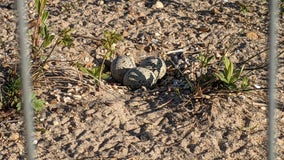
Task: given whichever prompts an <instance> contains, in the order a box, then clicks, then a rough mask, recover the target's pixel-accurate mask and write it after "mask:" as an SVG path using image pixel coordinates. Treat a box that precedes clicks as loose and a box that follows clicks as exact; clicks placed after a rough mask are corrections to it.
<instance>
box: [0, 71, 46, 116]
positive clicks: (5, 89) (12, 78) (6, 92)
mask: <svg viewBox="0 0 284 160" xmlns="http://www.w3.org/2000/svg"><path fill="white" fill-rule="evenodd" d="M10 71H11V70H10ZM1 93H2V95H1V96H2V97H1V98H2V106H1V107H0V109H2V108H7V109H9V108H16V109H17V111H20V110H21V109H22V102H21V97H22V90H21V79H20V77H19V76H18V75H17V73H15V72H14V73H12V72H10V73H9V76H8V77H6V81H5V83H4V84H3V86H2V88H1ZM32 104H33V107H34V110H35V111H41V110H42V109H43V108H44V105H45V101H44V100H42V99H39V98H37V96H36V95H35V94H34V93H33V94H32Z"/></svg>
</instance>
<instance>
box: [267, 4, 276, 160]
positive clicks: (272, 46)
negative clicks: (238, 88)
mask: <svg viewBox="0 0 284 160" xmlns="http://www.w3.org/2000/svg"><path fill="white" fill-rule="evenodd" d="M278 1H279V0H270V2H269V5H270V6H269V13H270V21H269V37H268V48H269V70H268V74H269V75H268V76H269V77H268V78H269V80H268V100H269V104H268V106H269V114H268V116H269V117H268V118H269V120H268V159H269V160H274V159H275V145H276V144H275V108H276V106H277V105H276V102H275V101H276V96H275V95H276V88H275V83H276V75H277V65H278V61H277V29H278V27H277V25H278V16H279V7H278Z"/></svg>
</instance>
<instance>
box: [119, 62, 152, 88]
mask: <svg viewBox="0 0 284 160" xmlns="http://www.w3.org/2000/svg"><path fill="white" fill-rule="evenodd" d="M155 83H156V76H155V74H154V73H153V72H152V71H151V70H149V69H146V68H142V67H136V68H132V69H130V70H129V71H128V72H126V73H125V75H124V78H123V84H124V85H125V86H128V87H130V88H131V89H138V88H140V87H142V86H145V87H147V88H149V87H152V86H153V85H154V84H155Z"/></svg>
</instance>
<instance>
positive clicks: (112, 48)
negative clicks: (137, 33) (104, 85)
mask: <svg viewBox="0 0 284 160" xmlns="http://www.w3.org/2000/svg"><path fill="white" fill-rule="evenodd" d="M103 34H104V38H103V39H102V40H101V41H102V44H103V45H102V46H103V48H104V49H106V50H107V53H106V54H105V55H104V57H103V62H102V64H101V66H100V68H99V71H100V72H99V81H101V78H102V72H103V70H104V68H105V61H106V60H107V59H109V58H111V57H112V56H113V54H115V53H116V44H117V42H118V41H123V37H122V36H121V35H120V34H118V33H116V32H115V31H108V30H105V31H104V33H103Z"/></svg>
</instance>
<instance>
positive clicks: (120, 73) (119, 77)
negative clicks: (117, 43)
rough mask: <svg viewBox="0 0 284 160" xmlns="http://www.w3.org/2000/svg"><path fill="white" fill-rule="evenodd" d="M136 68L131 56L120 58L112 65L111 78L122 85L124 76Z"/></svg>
mask: <svg viewBox="0 0 284 160" xmlns="http://www.w3.org/2000/svg"><path fill="white" fill-rule="evenodd" d="M134 67H136V65H135V62H134V60H133V58H131V57H129V56H118V57H117V58H116V59H114V60H113V62H112V63H111V69H110V71H111V76H112V77H113V79H114V80H116V81H117V82H120V83H122V81H123V77H124V74H125V73H126V72H127V71H128V70H129V69H131V68H134Z"/></svg>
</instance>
